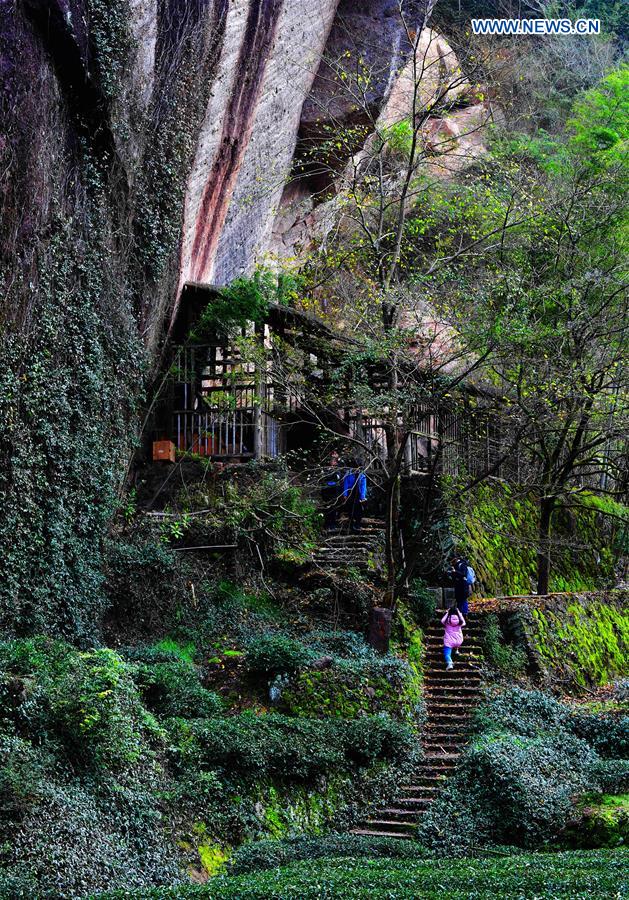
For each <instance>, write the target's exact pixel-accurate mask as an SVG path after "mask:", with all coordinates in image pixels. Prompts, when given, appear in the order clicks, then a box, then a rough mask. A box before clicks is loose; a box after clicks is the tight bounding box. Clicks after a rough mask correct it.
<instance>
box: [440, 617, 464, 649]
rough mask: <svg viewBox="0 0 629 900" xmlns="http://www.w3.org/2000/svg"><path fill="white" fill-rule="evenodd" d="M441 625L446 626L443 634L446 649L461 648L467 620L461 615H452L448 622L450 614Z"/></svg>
mask: <svg viewBox="0 0 629 900" xmlns="http://www.w3.org/2000/svg"><path fill="white" fill-rule="evenodd" d="M441 624H442V625H445V631H444V632H443V646H444V647H460V646H461V644H462V643H463V632H462V630H461V629H462V628H463V626H464V625H465V619H464V618H463V616H462V614H461V613H456V614H454V613H453V614H452V618H451V619H450V621H449V622H448V613H446V614H445V616H444V617H443V619H442V620H441Z"/></svg>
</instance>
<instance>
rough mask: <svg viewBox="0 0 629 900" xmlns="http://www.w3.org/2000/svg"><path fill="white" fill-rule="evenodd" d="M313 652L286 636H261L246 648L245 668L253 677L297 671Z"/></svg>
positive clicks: (279, 634) (305, 663)
mask: <svg viewBox="0 0 629 900" xmlns="http://www.w3.org/2000/svg"><path fill="white" fill-rule="evenodd" d="M313 655H314V654H313V651H312V649H310V648H309V647H306V646H305V645H304V644H303V643H302V642H301V641H298V640H295V639H294V638H291V637H289V636H288V635H286V634H281V633H277V634H273V633H270V634H263V635H260V636H259V637H256V638H254V639H253V640H252V641H251V643H250V644H249V646H248V648H247V660H246V663H247V668H248V669H249V671H250V672H251V673H252V674H254V675H262V676H265V677H270V676H273V675H281V674H287V673H291V672H295V671H297V669H299V668H302V667H303V666H305V665H307V664H308V663H309V662H310V661H311V660H312V659H313Z"/></svg>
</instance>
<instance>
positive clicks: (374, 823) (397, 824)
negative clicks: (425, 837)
mask: <svg viewBox="0 0 629 900" xmlns="http://www.w3.org/2000/svg"><path fill="white" fill-rule="evenodd" d="M367 825H369V826H371V828H377V829H379V830H381V831H386V829H387V828H391V829H398V830H401V829H404V830H405V831H407V833H408V834H412V833H413V831H415V829H416V828H417V823H416V822H414V821H413V822H404V821H402V820H400V819H369V820H368V821H367Z"/></svg>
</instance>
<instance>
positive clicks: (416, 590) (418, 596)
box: [408, 578, 437, 628]
mask: <svg viewBox="0 0 629 900" xmlns="http://www.w3.org/2000/svg"><path fill="white" fill-rule="evenodd" d="M408 598H409V603H410V608H411V611H412V613H413V616H414V617H415V619H416V620H417V623H418V624H419V625H420V626H421V627H422V628H425V627H426V626H427V625H429V624H430V622H432V620H433V619H434V617H435V611H436V609H437V599H436V597H435V595H434V593H433V592H432V591H431V590H430V588H429V587H428V585H427V584H426V582H425V581H422V579H421V578H414V579H413V581H412V582H411V586H410V588H409V591H408Z"/></svg>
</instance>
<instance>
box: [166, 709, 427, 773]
mask: <svg viewBox="0 0 629 900" xmlns="http://www.w3.org/2000/svg"><path fill="white" fill-rule="evenodd" d="M170 728H171V733H172V737H173V740H174V742H175V743H176V745H177V751H176V756H175V759H174V762H175V763H176V764H177V765H178V767H179V769H180V771H182V772H186V771H188V772H189V771H209V770H211V771H217V772H218V773H219V776H220V777H224V778H225V779H228V780H231V781H234V780H236V781H237V780H239V779H241V780H244V781H247V782H251V781H260V780H264V779H276V780H279V781H281V782H282V781H283V782H305V781H311V780H312V779H314V778H316V777H318V776H320V775H327V774H329V773H331V772H335V771H347V770H351V769H355V768H356V767H358V766H368V765H371V764H372V763H374V762H376V761H385V760H386V761H390V762H395V761H399V760H402V759H404V758H405V757H406V756H407V755H408V754H409V753H410V752H411V750H412V748H413V747H414V746H415V744H416V739H415V737H414V735H413V733H412V732H411V731H410V730H409V729H408V728H407V727H405V726H404V725H401V724H399V723H395V722H393V721H392V720H391V719H389V718H388V717H387V716H365V717H364V718H362V719H360V720H356V721H355V722H349V723H348V722H338V723H337V722H334V721H331V720H318V719H316V720H313V719H293V718H288V717H286V716H282V715H279V714H277V713H270V714H268V715H262V716H256V715H254V714H253V713H243V714H241V715H239V716H231V717H229V718H222V719H221V718H217V719H213V720H212V721H211V722H205V721H202V720H197V721H189V722H184V721H183V720H173V721H172V722H171V723H170Z"/></svg>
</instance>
